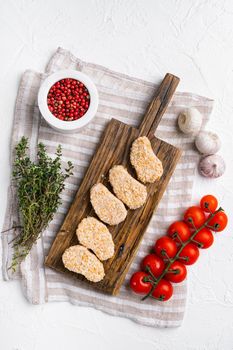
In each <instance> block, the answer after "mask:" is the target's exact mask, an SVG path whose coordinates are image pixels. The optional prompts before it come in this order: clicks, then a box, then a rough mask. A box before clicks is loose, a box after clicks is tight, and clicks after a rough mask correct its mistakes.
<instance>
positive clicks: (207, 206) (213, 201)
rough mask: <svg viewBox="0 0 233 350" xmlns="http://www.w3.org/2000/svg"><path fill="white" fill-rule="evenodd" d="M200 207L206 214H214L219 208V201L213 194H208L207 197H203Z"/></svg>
mask: <svg viewBox="0 0 233 350" xmlns="http://www.w3.org/2000/svg"><path fill="white" fill-rule="evenodd" d="M200 207H201V209H202V210H204V211H205V212H206V213H213V212H214V211H215V210H216V209H217V207H218V200H217V198H216V197H214V196H212V195H211V194H207V195H206V196H204V197H202V199H201V201H200Z"/></svg>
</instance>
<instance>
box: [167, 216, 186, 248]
mask: <svg viewBox="0 0 233 350" xmlns="http://www.w3.org/2000/svg"><path fill="white" fill-rule="evenodd" d="M167 233H168V236H170V237H171V238H173V239H174V241H176V242H177V243H180V240H179V238H177V235H179V237H180V239H181V241H182V242H186V241H187V240H188V239H189V237H190V235H191V232H190V229H189V227H188V225H186V223H185V222H183V221H175V222H173V224H171V225H170V226H169V228H168V231H167Z"/></svg>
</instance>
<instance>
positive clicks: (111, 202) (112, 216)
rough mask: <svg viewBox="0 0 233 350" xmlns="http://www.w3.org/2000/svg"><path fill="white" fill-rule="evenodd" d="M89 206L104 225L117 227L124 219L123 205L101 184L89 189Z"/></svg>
mask: <svg viewBox="0 0 233 350" xmlns="http://www.w3.org/2000/svg"><path fill="white" fill-rule="evenodd" d="M91 204H92V206H93V208H94V210H95V212H96V214H97V215H98V217H99V218H100V220H102V221H103V222H105V223H106V224H109V225H118V224H119V223H120V222H122V221H124V220H125V218H126V215H127V210H126V209H125V206H124V204H123V203H122V202H121V201H120V200H119V199H118V198H117V197H115V196H114V195H113V194H112V193H111V192H110V191H109V190H108V189H107V187H105V186H104V185H103V184H101V183H98V184H96V185H94V186H93V187H92V189H91Z"/></svg>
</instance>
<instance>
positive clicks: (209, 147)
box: [195, 131, 221, 154]
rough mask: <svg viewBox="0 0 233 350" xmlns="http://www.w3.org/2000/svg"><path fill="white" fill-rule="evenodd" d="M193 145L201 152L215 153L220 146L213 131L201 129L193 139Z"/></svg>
mask: <svg viewBox="0 0 233 350" xmlns="http://www.w3.org/2000/svg"><path fill="white" fill-rule="evenodd" d="M195 145H196V147H197V149H198V151H199V152H200V153H202V154H215V153H217V152H218V151H219V150H220V148H221V141H220V139H219V137H218V135H217V134H215V133H214V132H211V131H201V132H200V133H199V135H197V137H196V139H195Z"/></svg>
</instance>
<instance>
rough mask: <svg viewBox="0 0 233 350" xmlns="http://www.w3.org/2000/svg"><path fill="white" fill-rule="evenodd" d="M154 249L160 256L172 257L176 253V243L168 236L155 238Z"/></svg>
mask: <svg viewBox="0 0 233 350" xmlns="http://www.w3.org/2000/svg"><path fill="white" fill-rule="evenodd" d="M154 250H155V252H156V254H157V255H158V256H160V257H161V258H167V257H169V258H173V257H174V256H175V255H176V252H177V247H176V243H175V242H174V241H173V239H171V238H170V237H167V236H164V237H161V238H159V239H158V240H157V242H156V243H155V247H154Z"/></svg>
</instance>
